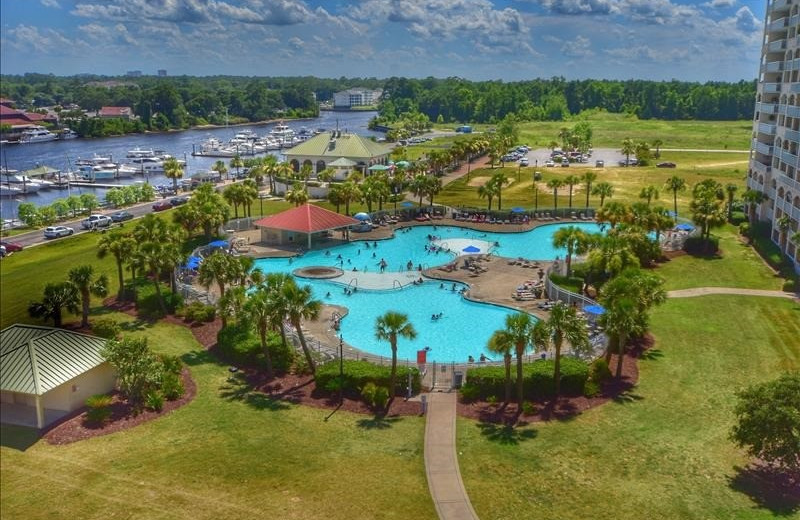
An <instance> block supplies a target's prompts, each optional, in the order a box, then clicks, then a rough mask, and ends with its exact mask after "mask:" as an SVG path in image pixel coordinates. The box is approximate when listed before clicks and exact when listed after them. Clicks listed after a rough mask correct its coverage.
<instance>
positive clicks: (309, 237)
mask: <svg viewBox="0 0 800 520" xmlns="http://www.w3.org/2000/svg"><path fill="white" fill-rule="evenodd" d="M306 236H307V237H308V250H309V251H311V233H306Z"/></svg>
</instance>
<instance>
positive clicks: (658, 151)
mask: <svg viewBox="0 0 800 520" xmlns="http://www.w3.org/2000/svg"><path fill="white" fill-rule="evenodd" d="M663 144H664V141H662V140H661V139H653V148H655V149H656V153H655V158H656V159H658V158H659V157H661V145H663Z"/></svg>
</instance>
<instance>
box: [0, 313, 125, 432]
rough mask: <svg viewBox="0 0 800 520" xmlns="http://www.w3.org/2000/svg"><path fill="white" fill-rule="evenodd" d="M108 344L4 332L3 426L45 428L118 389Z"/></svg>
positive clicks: (48, 333) (43, 330)
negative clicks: (92, 399)
mask: <svg viewBox="0 0 800 520" xmlns="http://www.w3.org/2000/svg"><path fill="white" fill-rule="evenodd" d="M105 343H106V340H104V339H102V338H98V337H94V336H89V335H86V334H81V333H78V332H72V331H68V330H62V329H56V328H52V327H39V326H34V325H12V326H10V327H8V328H6V329H3V330H2V331H0V421H2V422H4V423H12V424H22V425H25V426H36V427H37V428H44V427H45V426H47V425H49V424H51V423H53V422H55V421H57V420H58V419H60V418H61V417H63V416H65V415H67V414H69V413H70V412H72V411H74V410H76V409H78V408H80V407H82V406H83V405H84V403H85V401H86V399H87V398H88V397H90V396H92V395H94V394H102V393H107V392H109V391H111V390H113V388H114V384H115V382H116V375H115V373H114V369H113V368H112V367H111V366H110V365H109V364H108V363H107V362H106V361H105V360H104V359H103V357H102V356H101V355H100V351H101V350H102V348H103V347H104V346H105Z"/></svg>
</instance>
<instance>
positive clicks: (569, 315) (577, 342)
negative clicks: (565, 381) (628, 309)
mask: <svg viewBox="0 0 800 520" xmlns="http://www.w3.org/2000/svg"><path fill="white" fill-rule="evenodd" d="M547 327H548V329H549V330H550V332H551V334H552V338H553V347H554V349H555V369H554V371H553V380H554V381H555V390H556V397H558V395H559V393H560V392H561V347H562V346H563V344H564V340H566V341H568V342H569V344H570V345H572V349H573V350H575V351H581V350H585V349H587V348H588V347H589V336H588V334H587V333H586V321H585V320H584V319H583V318H581V317H580V316H578V314H577V311H576V310H575V308H574V307H571V306H568V305H566V304H565V303H563V302H557V303H556V304H555V305H554V306H553V308H552V309H551V310H550V317H549V318H548V319H547Z"/></svg>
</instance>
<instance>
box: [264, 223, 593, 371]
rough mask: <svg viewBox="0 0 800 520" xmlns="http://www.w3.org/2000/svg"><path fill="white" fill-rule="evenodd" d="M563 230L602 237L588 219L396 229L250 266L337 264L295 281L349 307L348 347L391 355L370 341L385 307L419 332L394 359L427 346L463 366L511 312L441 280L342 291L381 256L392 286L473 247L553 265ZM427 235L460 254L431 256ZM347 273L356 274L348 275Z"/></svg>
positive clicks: (375, 267) (374, 268)
mask: <svg viewBox="0 0 800 520" xmlns="http://www.w3.org/2000/svg"><path fill="white" fill-rule="evenodd" d="M568 225H574V226H577V227H580V228H581V229H583V230H585V231H587V232H591V233H596V232H600V227H599V226H598V225H597V224H594V223H587V222H575V223H573V222H569V223H563V224H550V225H545V226H540V227H537V228H535V229H533V230H530V231H526V232H522V233H491V232H480V231H475V230H470V229H466V228H459V227H455V226H417V227H413V228H403V229H399V230H398V231H397V232H396V233H395V236H394V237H393V238H391V239H388V240H378V241H377V242H373V241H370V242H369V243H367V242H365V241H358V240H357V235H356V236H355V238H356V241H354V242H351V243H349V244H343V245H340V246H335V247H331V248H330V249H328V250H324V249H323V250H315V251H310V252H307V253H305V254H303V255H302V256H300V257H295V258H292V259H287V258H269V259H266V258H265V259H260V260H257V261H256V266H257V267H258V268H260V269H261V270H263V271H264V272H284V273H291V272H292V271H293V270H295V269H297V268H300V267H308V266H314V265H316V266H318V265H322V266H331V267H341V268H342V269H344V271H346V272H345V274H344V276H342V277H340V278H337V279H332V280H330V279H329V280H310V279H300V280H298V281H299V282H300V284H301V285H305V284H308V285H310V286H311V287H312V289H313V292H314V297H315V298H317V299H319V300H321V301H322V302H323V303H326V304H334V305H340V306H343V307H347V308H348V310H349V313H348V315H347V316H346V317H345V318H344V319H343V320H342V322H341V328H340V332H341V334H342V336H343V338H344V340H345V342H346V343H347V344H349V345H352V346H354V347H356V348H358V349H360V350H363V351H365V352H369V353H372V354H377V355H385V356H391V348H390V346H389V344H388V342H379V341H378V340H377V339H375V321H376V319H377V317H378V316H380V315H382V314H384V313H385V312H387V311H390V310H391V311H397V312H403V313H405V314H408V317H409V321H410V322H411V323H412V324H413V325H414V328H415V329H416V331H417V338H416V339H415V340H413V341H412V340H408V339H405V338H399V339H398V345H397V348H398V358H399V359H411V360H414V359H416V352H417V350H422V349H424V348H425V347H430V351H429V352H428V355H427V358H428V361H429V362H430V361H439V362H450V361H456V362H464V361H466V360H467V358H468V356H473V357H474V358H475V359H478V358H479V357H480V354H481V353H487V355H488V352H487V350H486V343H487V342H488V340H489V337H490V336H491V335H492V333H493V332H494V331H495V330H497V329H501V328H503V327H504V324H505V318H506V316H507V315H509V314H512V313H514V312H516V311H514V310H512V309H509V308H506V307H502V306H498V305H491V304H483V303H475V302H471V301H469V300H465V299H464V298H463V297H462V296H461V294H460V289H461V288H462V287H464V286H463V285H461V284H455V289H456V290H455V291H454V290H452V289H453V286H454V284H453V283H452V282H444V284H441V283H440V282H439V281H434V280H427V281H425V283H423V284H421V285H406V286H405V287H403V288H402V289H382V290H368V289H365V288H363V286H359V290H358V291H356V292H351V294H350V295H347V294H346V293H345V288H347V285H348V284H350V283H351V282H352V280H353V278H354V277H357V276H358V273H363V272H364V270H365V269H366V271H367V273H377V272H379V263H380V261H381V260H382V259H383V260H385V262H386V264H387V267H386V272H387V273H388V274H386V275H384V277H385V278H386V279H387V281H388V282H389V286H391V283H392V279H393V278H394V277H393V276H392V274H391V273H402V272H405V271H407V266H408V264H409V263H411V264H412V265H413V266H414V268H413V269H414V270H415V269H416V268H417V267H418V266H420V265H421V266H422V267H423V269H428V268H431V267H436V266H439V265H444V264H447V263H449V262H452V261H453V259H454V258H456V256H457V254H460V253H461V250H462V249H464V247H462V246H463V245H464V244H470V245H473V247H477V248H478V249H479V250H480V253H479V254H483V253H487V252H489V251H487V249H488V248H489V246H491V252H492V254H495V255H499V256H503V257H509V258H517V257H523V258H527V259H530V260H553V259H555V258H556V257H557V256H563V255H564V254H565V251H564V250H561V249H556V248H553V246H552V236H553V233H555V232H556V231H557V230H558V229H559V228H561V227H564V226H568ZM433 237H436V243H437V244H439V245H440V246H441V247H442V248H447V247H448V246H450V245H451V244H452V245H455V244H458V250H457V251H454V252H450V253H448V252H443V251H440V252H438V253H437V252H432V251H431V248H430V247H429V248H428V249H427V250H426V246H428V245H429V244H431V242H430V240H429V238H433ZM367 244H369V248H367ZM374 244H377V247H376V246H375V245H374ZM498 244H499V245H498ZM451 249H455V248H453V247H451ZM340 257H341V258H340ZM353 268H356V269H357V270H358V273H353V272H352V269H353ZM351 273H352V274H351ZM442 285H443V286H442ZM512 289H513V288H511V287H510V288H509V290H512ZM438 313H442V317H441V318H440V319H436V320H434V319H431V316H432V315H433V314H438ZM489 357H492V356H491V355H489Z"/></svg>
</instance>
